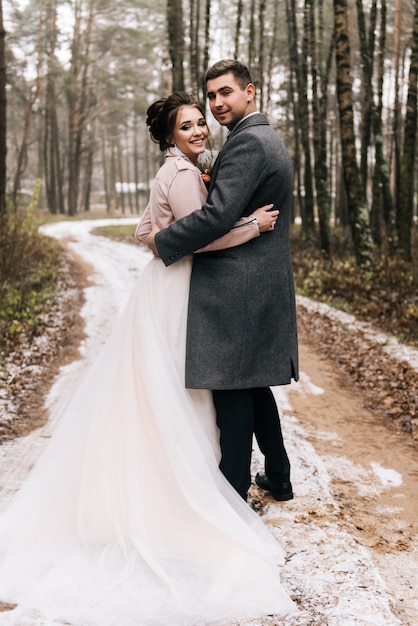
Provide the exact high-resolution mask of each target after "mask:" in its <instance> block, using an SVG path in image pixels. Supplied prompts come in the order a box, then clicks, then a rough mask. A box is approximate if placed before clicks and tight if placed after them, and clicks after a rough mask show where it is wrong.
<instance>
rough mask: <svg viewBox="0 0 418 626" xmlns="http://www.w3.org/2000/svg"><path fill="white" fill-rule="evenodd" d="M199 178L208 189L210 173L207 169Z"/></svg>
mask: <svg viewBox="0 0 418 626" xmlns="http://www.w3.org/2000/svg"><path fill="white" fill-rule="evenodd" d="M201 177H202V180H203V182H204V183H205V185H206V187H209V183H210V173H209V170H208V169H205V170H203V172H202V173H201Z"/></svg>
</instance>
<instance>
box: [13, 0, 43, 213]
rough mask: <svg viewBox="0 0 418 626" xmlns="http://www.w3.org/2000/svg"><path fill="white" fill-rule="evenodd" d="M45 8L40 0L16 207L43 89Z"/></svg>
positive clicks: (15, 187)
mask: <svg viewBox="0 0 418 626" xmlns="http://www.w3.org/2000/svg"><path fill="white" fill-rule="evenodd" d="M43 9H44V2H43V0H39V6H38V11H39V19H38V27H37V35H36V52H37V60H36V75H35V82H34V85H33V87H32V89H31V91H30V94H29V98H28V101H27V103H26V108H25V115H24V124H23V133H22V140H21V142H20V146H19V150H18V154H17V161H16V170H15V176H14V181H13V191H12V206H13V207H14V209H15V210H16V209H17V196H18V193H19V191H20V181H21V179H22V174H23V170H24V162H25V159H26V156H27V146H28V139H29V131H30V126H31V121H32V114H33V108H34V106H35V104H36V102H37V100H38V97H39V92H40V90H41V68H42V62H43V21H44V16H43Z"/></svg>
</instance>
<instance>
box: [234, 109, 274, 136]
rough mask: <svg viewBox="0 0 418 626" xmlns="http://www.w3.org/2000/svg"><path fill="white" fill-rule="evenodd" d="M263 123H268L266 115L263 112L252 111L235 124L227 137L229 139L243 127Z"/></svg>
mask: <svg viewBox="0 0 418 626" xmlns="http://www.w3.org/2000/svg"><path fill="white" fill-rule="evenodd" d="M263 124H264V125H266V124H267V125H268V124H269V121H268V119H267V117H266V115H265V114H264V113H253V114H251V115H249V116H248V117H246V118H245V119H243V120H242V121H240V122H238V124H235V126H234V128H233V129H232V130H231V131H230V132H229V134H228V137H227V139H230V138H231V137H233V136H234V135H236V134H237V133H239V132H240V131H241V130H244V129H245V128H249V127H250V126H260V125H263Z"/></svg>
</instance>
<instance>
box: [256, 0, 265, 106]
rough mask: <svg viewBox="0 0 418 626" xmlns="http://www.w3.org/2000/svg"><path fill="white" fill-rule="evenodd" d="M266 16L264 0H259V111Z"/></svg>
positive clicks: (262, 82) (262, 78)
mask: <svg viewBox="0 0 418 626" xmlns="http://www.w3.org/2000/svg"><path fill="white" fill-rule="evenodd" d="M265 18H266V2H265V0H260V3H259V6H258V19H259V24H260V26H259V29H260V30H259V38H258V41H259V46H258V69H257V75H258V85H257V87H258V102H259V111H264V39H265V37H264V24H265Z"/></svg>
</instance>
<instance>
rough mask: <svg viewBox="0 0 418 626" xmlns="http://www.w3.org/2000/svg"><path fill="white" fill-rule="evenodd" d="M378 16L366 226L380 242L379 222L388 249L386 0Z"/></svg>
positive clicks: (392, 245) (391, 223)
mask: <svg viewBox="0 0 418 626" xmlns="http://www.w3.org/2000/svg"><path fill="white" fill-rule="evenodd" d="M380 13H381V17H380V25H379V33H380V34H379V43H378V50H377V55H376V65H377V77H376V84H377V89H376V96H377V102H376V105H375V106H374V107H373V109H372V113H373V115H372V118H373V135H374V145H375V163H374V172H373V194H372V198H373V199H372V208H371V211H370V228H371V234H372V237H373V241H374V243H375V244H376V245H378V246H380V245H381V243H382V238H381V222H382V218H383V223H384V226H385V235H386V241H387V243H388V245H389V251H393V250H395V249H396V247H397V233H396V229H395V219H394V207H393V200H392V193H391V189H390V172H389V167H388V162H387V159H386V157H385V150H384V143H383V119H382V112H383V82H384V75H385V49H386V15H387V11H386V0H381V11H380Z"/></svg>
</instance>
